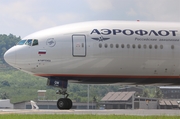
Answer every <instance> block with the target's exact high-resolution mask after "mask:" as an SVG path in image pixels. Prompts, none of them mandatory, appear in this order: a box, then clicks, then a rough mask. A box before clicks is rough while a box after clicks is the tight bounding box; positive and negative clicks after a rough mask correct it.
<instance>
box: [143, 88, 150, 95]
mask: <svg viewBox="0 0 180 119" xmlns="http://www.w3.org/2000/svg"><path fill="white" fill-rule="evenodd" d="M142 96H143V97H149V90H148V89H147V88H146V89H144V91H143V95H142Z"/></svg>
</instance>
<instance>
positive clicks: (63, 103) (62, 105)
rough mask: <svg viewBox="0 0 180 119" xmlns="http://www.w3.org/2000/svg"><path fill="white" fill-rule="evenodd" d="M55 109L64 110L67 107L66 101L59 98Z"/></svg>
mask: <svg viewBox="0 0 180 119" xmlns="http://www.w3.org/2000/svg"><path fill="white" fill-rule="evenodd" d="M57 107H58V108H59V109H60V110H64V109H66V108H67V107H68V101H67V100H66V99H65V98H60V99H59V100H58V101H57Z"/></svg>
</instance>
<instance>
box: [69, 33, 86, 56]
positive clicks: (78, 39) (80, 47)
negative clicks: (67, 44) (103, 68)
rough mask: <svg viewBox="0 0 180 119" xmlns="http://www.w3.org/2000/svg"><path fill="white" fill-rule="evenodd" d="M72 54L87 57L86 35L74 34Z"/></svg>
mask: <svg viewBox="0 0 180 119" xmlns="http://www.w3.org/2000/svg"><path fill="white" fill-rule="evenodd" d="M72 55H73V57H86V36H85V35H76V34H75V35H72Z"/></svg>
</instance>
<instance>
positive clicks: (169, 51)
mask: <svg viewBox="0 0 180 119" xmlns="http://www.w3.org/2000/svg"><path fill="white" fill-rule="evenodd" d="M28 39H37V40H38V45H35V46H32V45H25V44H21V45H16V46H14V47H12V48H11V49H10V50H8V51H7V52H6V53H5V60H6V61H7V62H8V63H9V64H10V65H12V66H14V67H16V68H18V69H21V70H23V71H26V72H29V73H32V74H34V75H37V76H43V77H62V78H66V79H70V80H75V81H80V82H86V81H87V82H94V83H95V82H100V83H108V82H128V83H143V84H146V83H169V84H178V83H180V24H179V23H159V22H122V21H94V22H84V23H77V24H70V25H64V26H59V27H55V28H51V29H47V30H43V31H39V32H36V33H34V34H31V35H29V36H27V37H25V38H23V40H28ZM136 79H137V80H136ZM113 80H114V81H113ZM158 80H159V81H158ZM151 81H152V82H151Z"/></svg>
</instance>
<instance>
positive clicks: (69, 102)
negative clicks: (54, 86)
mask: <svg viewBox="0 0 180 119" xmlns="http://www.w3.org/2000/svg"><path fill="white" fill-rule="evenodd" d="M66 101H67V103H68V106H67V109H68V110H69V109H71V108H72V101H71V99H69V98H67V99H66Z"/></svg>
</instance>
